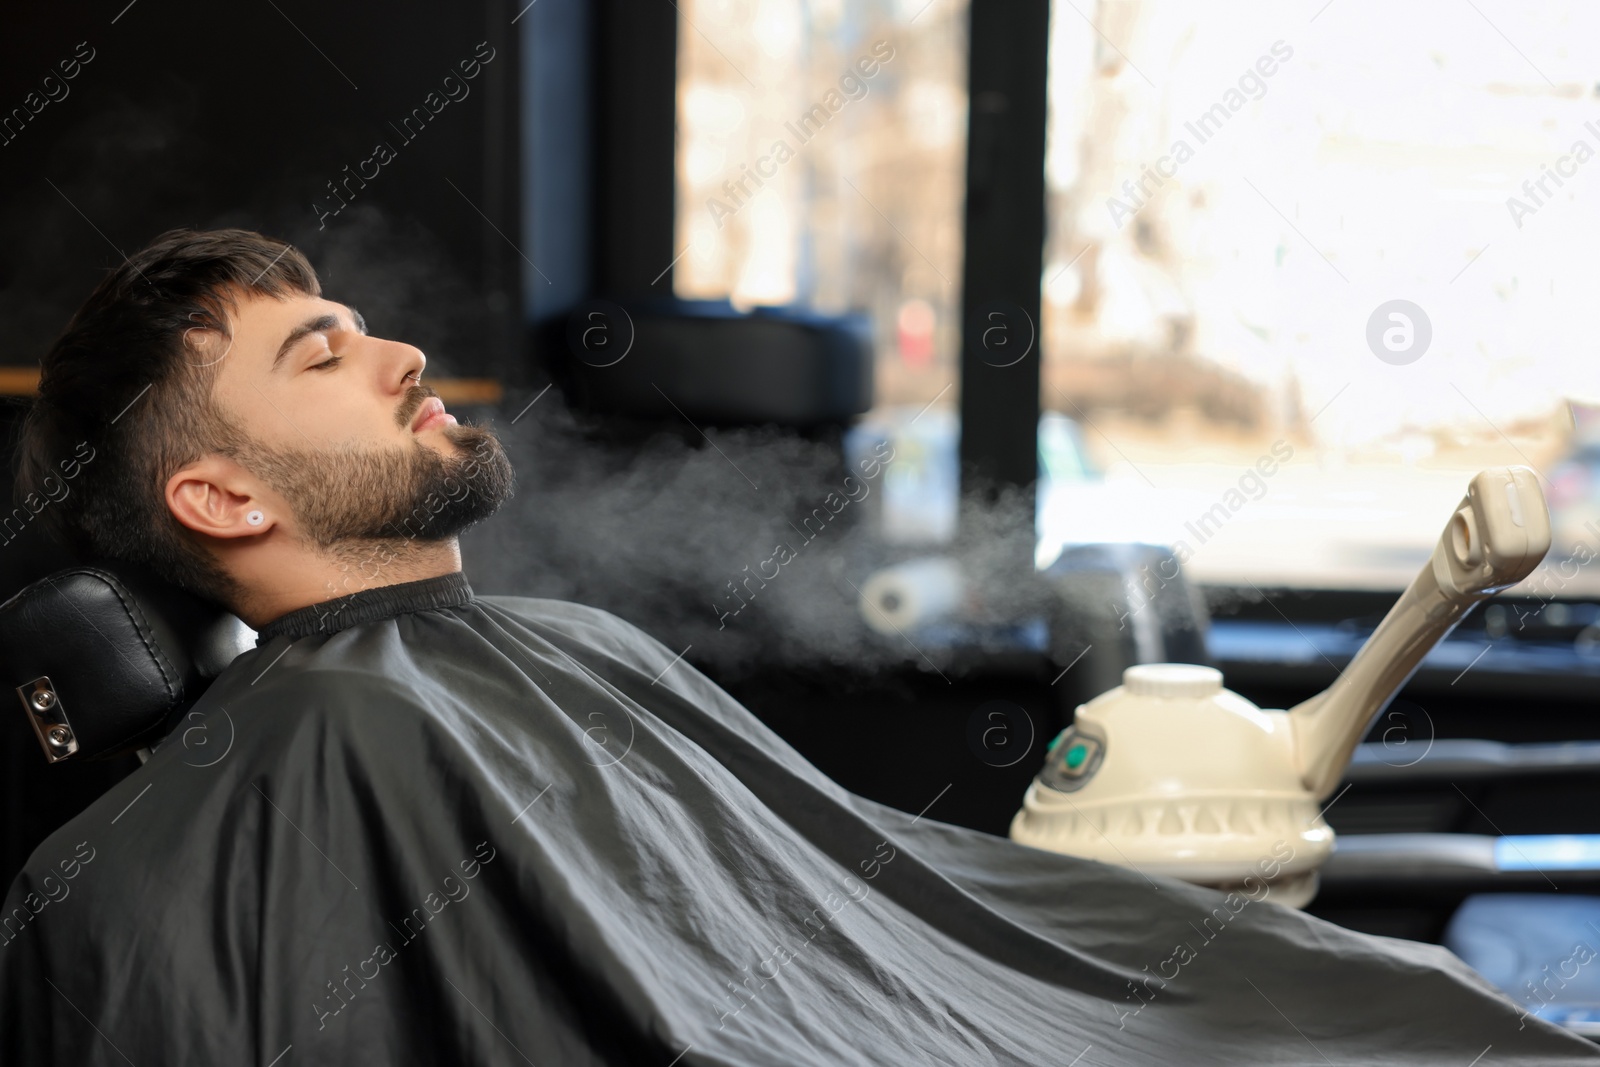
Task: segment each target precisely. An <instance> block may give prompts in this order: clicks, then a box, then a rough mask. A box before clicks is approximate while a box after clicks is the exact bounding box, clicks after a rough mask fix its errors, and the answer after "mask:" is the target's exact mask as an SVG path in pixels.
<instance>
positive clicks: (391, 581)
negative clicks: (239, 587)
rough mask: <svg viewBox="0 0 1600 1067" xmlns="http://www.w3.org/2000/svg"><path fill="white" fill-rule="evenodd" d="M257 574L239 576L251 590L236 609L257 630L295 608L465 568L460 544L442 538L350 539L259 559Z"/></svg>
mask: <svg viewBox="0 0 1600 1067" xmlns="http://www.w3.org/2000/svg"><path fill="white" fill-rule="evenodd" d="M260 562H261V563H263V564H266V565H265V566H262V567H260V569H259V570H260V572H259V573H258V574H254V575H248V574H247V575H240V576H239V577H240V579H241V580H242V581H243V582H244V584H245V586H246V589H247V590H248V592H247V594H246V597H245V599H244V602H243V603H241V604H238V605H235V606H234V611H235V613H236V614H238V615H239V617H240V618H241V619H243V620H244V622H245V624H246V625H247V626H249V627H250V628H252V629H255V630H259V629H261V628H262V627H263V626H265V625H266V624H267V623H269V622H271V621H272V620H274V619H277V618H280V617H282V616H284V615H287V614H288V613H289V612H291V611H297V610H299V609H300V608H304V607H309V606H311V605H312V604H322V603H325V602H327V601H330V600H338V599H340V598H343V597H348V596H351V595H353V594H355V593H359V592H362V591H364V590H367V589H377V588H380V587H382V586H386V585H398V584H400V583H401V582H415V581H419V580H421V579H423V578H437V577H439V576H441V575H445V574H454V573H455V572H456V571H459V570H460V569H461V546H460V545H459V544H458V543H457V541H456V539H455V538H453V537H452V538H449V539H447V540H444V541H427V542H423V541H417V540H414V539H412V540H400V541H366V542H359V543H358V542H346V543H344V544H341V545H339V546H338V548H337V550H335V551H334V552H331V553H327V554H322V553H319V554H316V555H314V556H309V557H308V556H299V557H297V558H294V559H284V560H278V561H268V560H262V561H260Z"/></svg>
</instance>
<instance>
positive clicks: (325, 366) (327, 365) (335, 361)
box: [306, 356, 344, 370]
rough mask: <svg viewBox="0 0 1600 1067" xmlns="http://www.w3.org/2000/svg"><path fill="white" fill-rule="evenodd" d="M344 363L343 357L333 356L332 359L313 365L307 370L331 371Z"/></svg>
mask: <svg viewBox="0 0 1600 1067" xmlns="http://www.w3.org/2000/svg"><path fill="white" fill-rule="evenodd" d="M343 362H344V357H343V356H333V357H332V358H330V359H325V360H323V361H322V362H321V363H313V364H312V365H311V366H309V367H307V368H306V370H330V369H332V368H334V367H337V366H338V365H339V364H341V363H343Z"/></svg>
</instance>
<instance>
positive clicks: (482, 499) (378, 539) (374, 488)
mask: <svg viewBox="0 0 1600 1067" xmlns="http://www.w3.org/2000/svg"><path fill="white" fill-rule="evenodd" d="M433 395H435V394H434V391H433V390H432V389H431V388H429V387H427V386H418V387H416V388H415V389H413V390H412V392H411V394H410V395H408V396H407V398H406V402H405V403H404V404H402V405H401V409H400V411H399V412H398V413H397V416H396V418H397V421H399V422H400V423H401V425H409V424H410V419H411V417H412V415H414V414H415V412H416V410H417V408H418V407H420V406H421V404H422V402H423V401H424V400H425V399H427V398H428V397H429V396H433ZM440 432H441V433H442V434H443V436H444V437H445V439H446V440H448V441H449V442H450V443H451V444H452V445H453V446H455V447H454V448H453V449H452V450H451V454H449V455H442V454H440V453H439V452H436V451H435V450H434V449H432V448H429V447H428V446H427V445H425V444H423V443H422V441H421V440H413V441H412V442H410V444H409V445H395V446H387V447H380V448H362V447H359V446H354V445H346V446H343V447H339V448H334V449H323V450H309V449H294V448H281V449H280V448H273V447H270V446H264V445H262V444H260V443H259V442H255V441H252V442H250V443H249V444H247V445H245V446H244V447H242V448H240V449H239V454H238V460H239V462H240V463H241V464H242V465H244V466H245V467H246V468H247V469H249V470H250V471H251V472H253V473H254V474H256V475H257V476H258V477H260V478H261V479H262V480H263V481H265V482H266V483H267V484H268V485H270V486H272V488H273V489H275V490H276V491H277V492H279V493H281V494H282V495H283V497H284V499H285V500H287V501H288V503H289V505H290V507H292V508H293V509H294V515H295V521H296V523H297V525H298V526H299V530H300V534H301V536H302V538H304V540H305V541H306V542H307V543H308V544H310V545H311V546H312V547H314V548H316V549H317V550H319V551H321V552H322V553H324V554H326V555H330V556H333V557H335V558H343V557H345V556H352V557H355V556H361V555H367V554H369V551H368V550H370V549H371V548H372V547H374V545H381V546H384V547H385V548H386V549H387V550H388V554H391V555H392V556H404V555H406V554H407V553H406V551H405V547H406V546H411V545H415V544H416V543H417V542H424V543H426V542H438V541H444V540H446V539H448V538H452V537H455V536H457V535H458V534H460V533H461V532H462V531H463V530H465V529H467V528H468V527H470V526H472V525H474V524H475V523H478V522H480V521H482V520H483V519H486V518H488V517H489V516H490V515H493V514H494V513H495V511H496V510H498V509H499V507H500V505H501V504H503V503H505V501H506V500H508V499H510V497H511V495H512V489H513V482H514V477H513V473H512V469H511V461H510V459H509V458H508V457H507V456H506V453H505V449H504V448H503V447H502V446H501V444H500V440H499V438H498V437H496V436H495V433H494V431H493V430H491V429H489V428H487V427H482V426H467V425H462V424H457V425H454V426H445V427H443V428H441V430H440Z"/></svg>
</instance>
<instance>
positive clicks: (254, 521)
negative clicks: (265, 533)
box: [244, 511, 267, 526]
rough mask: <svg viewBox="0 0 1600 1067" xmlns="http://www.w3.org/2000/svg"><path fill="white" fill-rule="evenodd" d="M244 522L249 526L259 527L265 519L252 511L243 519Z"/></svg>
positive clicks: (257, 512)
mask: <svg viewBox="0 0 1600 1067" xmlns="http://www.w3.org/2000/svg"><path fill="white" fill-rule="evenodd" d="M244 521H245V522H248V523H249V524H250V525H251V526H260V525H261V524H262V523H264V522H266V521H267V517H266V516H265V515H263V514H261V512H259V511H252V512H250V513H249V514H247V515H246V516H245V517H244Z"/></svg>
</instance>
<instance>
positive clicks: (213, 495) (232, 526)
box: [166, 455, 280, 537]
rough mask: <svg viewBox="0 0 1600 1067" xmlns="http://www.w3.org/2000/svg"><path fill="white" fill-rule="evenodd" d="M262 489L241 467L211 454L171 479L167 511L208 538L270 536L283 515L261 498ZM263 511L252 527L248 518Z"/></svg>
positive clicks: (167, 491)
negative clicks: (264, 534)
mask: <svg viewBox="0 0 1600 1067" xmlns="http://www.w3.org/2000/svg"><path fill="white" fill-rule="evenodd" d="M261 492H262V490H261V486H260V484H259V483H257V482H256V480H255V479H254V478H253V477H252V476H251V475H250V473H249V472H248V471H246V470H245V469H244V468H243V467H241V466H239V464H237V463H235V462H234V461H233V460H231V459H228V458H226V457H224V456H217V455H208V456H202V457H201V458H200V459H198V460H196V461H195V462H193V463H191V464H189V465H188V466H187V467H184V468H183V469H182V470H179V471H178V472H177V473H175V474H174V475H173V476H172V477H171V478H168V479H167V486H166V502H167V509H168V510H169V511H171V512H172V514H173V516H174V517H175V518H176V519H177V520H178V521H179V522H180V523H182V524H183V525H185V526H187V527H188V528H189V529H191V530H193V531H194V532H195V533H201V534H205V535H206V536H208V537H253V536H255V535H256V534H261V533H266V532H267V531H268V530H270V529H272V527H273V526H275V525H276V524H277V521H278V518H279V517H280V516H278V515H276V514H274V512H275V511H276V510H277V508H275V507H274V506H273V505H272V503H271V502H267V501H263V500H262V499H261V496H260V495H259V494H260V493H261ZM252 512H260V513H261V515H262V520H261V522H260V523H259V524H257V525H251V524H250V522H249V519H248V516H249V515H250V514H251V513H252Z"/></svg>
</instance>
